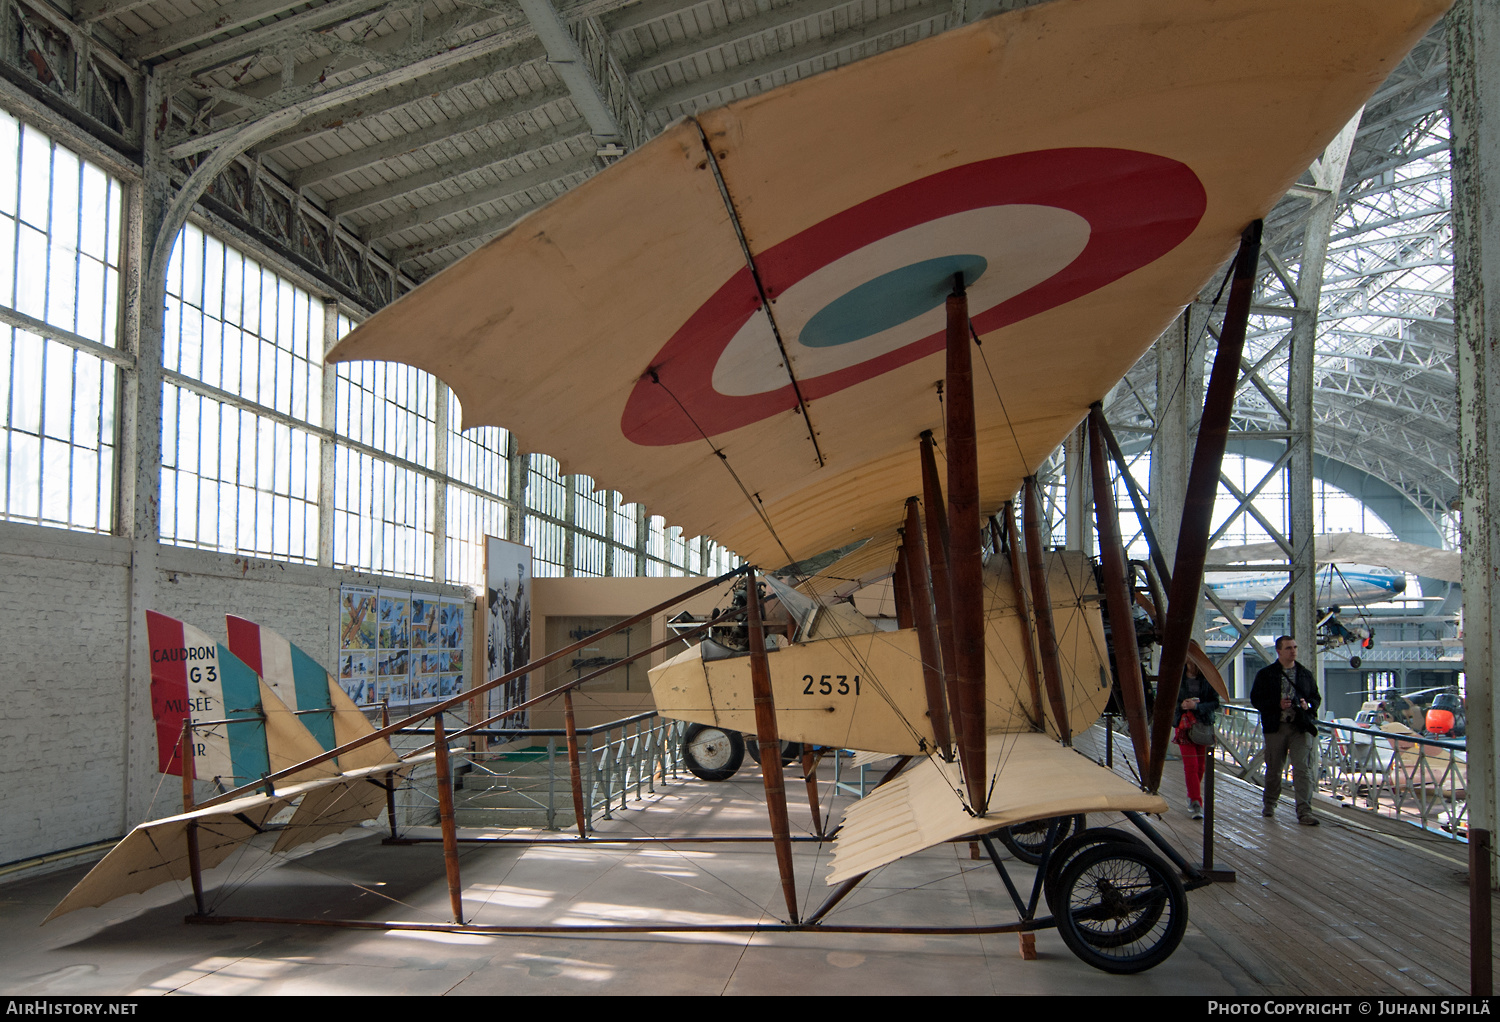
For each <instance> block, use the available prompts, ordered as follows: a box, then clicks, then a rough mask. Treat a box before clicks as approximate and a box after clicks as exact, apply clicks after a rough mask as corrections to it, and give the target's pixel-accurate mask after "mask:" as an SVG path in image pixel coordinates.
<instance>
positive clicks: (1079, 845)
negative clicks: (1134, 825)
mask: <svg viewBox="0 0 1500 1022" xmlns="http://www.w3.org/2000/svg"><path fill="white" fill-rule="evenodd" d="M1110 843H1119V844H1126V845H1130V846H1132V847H1134V848H1141V849H1146V850H1148V851H1149V849H1147V846H1146V842H1144V841H1142V840H1141V839H1140V838H1138V837H1136V836H1135V835H1134V834H1132V833H1130V832H1129V831H1127V830H1121V829H1119V828H1118V827H1090V828H1089V829H1088V830H1084V831H1079V832H1078V833H1076V834H1074V835H1073V836H1072V837H1070V838H1068V839H1067V840H1066V841H1064V842H1062V843H1061V844H1059V845H1058V846H1057V848H1056V849H1055V850H1054V851H1053V852H1052V858H1050V859H1048V860H1047V879H1046V880H1045V881H1043V883H1042V893H1043V894H1044V895H1045V896H1046V898H1047V907H1048V908H1050V909H1052V912H1053V914H1054V915H1055V914H1056V913H1057V887H1058V883H1059V882H1060V881H1061V880H1062V874H1063V870H1065V869H1067V868H1068V863H1070V862H1072V861H1073V860H1074V859H1075V858H1077V857H1078V855H1079V854H1080V853H1081V852H1084V851H1086V850H1088V849H1090V848H1095V847H1097V846H1099V845H1107V844H1110Z"/></svg>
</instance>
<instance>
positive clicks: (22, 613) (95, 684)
mask: <svg viewBox="0 0 1500 1022" xmlns="http://www.w3.org/2000/svg"><path fill="white" fill-rule="evenodd" d="M151 553H154V555H155V556H146V557H142V558H140V559H139V561H140V563H141V564H142V568H141V570H143V571H150V572H152V574H153V577H152V578H151V579H150V580H146V579H143V580H142V582H144V583H146V584H145V585H143V586H141V587H138V588H139V589H140V590H141V591H143V592H147V593H150V594H151V597H150V601H151V603H152V606H150V607H149V608H146V607H141V608H132V607H130V606H129V603H130V593H131V575H130V573H131V562H132V557H131V543H130V541H128V540H125V539H119V538H115V537H107V536H104V537H101V536H94V535H87V534H82V533H69V532H65V531H62V530H57V529H46V528H41V527H38V526H29V525H16V524H12V523H6V522H0V650H3V655H0V865H3V864H6V863H10V862H16V861H18V860H22V859H28V858H31V857H34V856H40V855H45V854H47V853H49V852H54V851H59V850H62V849H67V848H74V847H78V846H80V845H87V844H91V843H94V842H98V841H104V840H108V839H110V838H115V837H119V836H120V835H122V834H124V833H125V832H126V831H128V830H129V829H130V828H131V827H133V826H135V825H136V824H137V823H140V822H141V821H142V820H143V819H148V818H154V817H156V816H163V815H168V814H170V813H172V812H174V811H176V808H175V807H177V806H179V805H180V799H181V786H180V782H179V781H178V779H177V778H175V777H172V778H168V779H167V780H166V782H165V783H163V777H162V775H161V774H159V773H157V770H156V749H155V745H156V742H155V735H154V731H153V728H152V724H151V719H150V705H151V702H150V694H149V693H150V664H149V663H147V662H146V660H145V657H144V655H142V656H140V658H139V659H140V662H139V663H136V664H134V665H132V664H131V662H130V661H131V656H130V626H131V624H132V621H133V619H132V615H135V618H134V621H133V623H134V624H135V625H136V627H137V628H138V629H144V612H145V610H146V609H151V610H157V611H160V612H161V613H163V614H168V615H171V616H172V617H177V618H181V619H183V620H184V621H187V622H190V623H191V624H193V625H195V626H196V627H198V628H201V629H203V630H204V631H205V632H208V633H209V634H210V635H213V636H216V637H218V638H220V639H222V638H223V637H224V615H225V614H226V613H234V614H238V615H240V616H242V617H247V618H249V619H251V620H253V621H257V622H259V623H260V624H263V625H265V626H266V627H268V628H273V629H275V630H276V631H279V632H281V633H282V634H283V635H285V636H286V637H287V638H289V639H291V640H292V641H293V642H295V643H296V644H297V645H299V646H301V647H303V648H304V649H306V650H307V651H308V653H310V654H312V656H313V657H315V658H316V659H318V660H319V661H320V662H322V663H323V664H325V666H331V650H332V649H333V643H334V638H335V635H336V629H337V627H338V624H337V613H338V590H339V586H340V585H341V584H344V583H349V584H357V585H386V586H391V587H401V588H405V587H413V588H417V589H424V590H427V591H430V592H437V593H439V594H446V595H453V596H458V595H464V592H465V591H464V590H462V589H459V588H457V587H452V586H436V585H434V584H433V583H430V582H428V583H423V582H420V581H417V582H413V581H411V580H408V579H394V578H386V577H384V576H372V575H363V574H359V573H356V572H344V571H333V570H329V569H324V568H314V567H307V566H304V565H284V564H278V563H276V562H271V561H259V560H252V559H248V558H243V557H234V556H232V555H228V554H217V553H206V552H202V551H196V550H187V549H181V548H176V547H165V546H163V547H158V548H156V549H155V550H154V551H152V552H151ZM465 635H466V647H467V648H466V650H465V653H466V662H467V663H470V664H472V663H473V662H474V654H473V640H474V628H473V622H472V620H471V621H470V624H469V627H467V628H466V629H465ZM142 650H144V645H143V644H142ZM132 666H133V667H134V670H133V671H132V670H131V667H132ZM205 794H206V791H205ZM153 796H154V797H155V803H154V806H153V805H152V803H153Z"/></svg>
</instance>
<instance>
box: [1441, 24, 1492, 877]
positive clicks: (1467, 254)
mask: <svg viewBox="0 0 1500 1022" xmlns="http://www.w3.org/2000/svg"><path fill="white" fill-rule="evenodd" d="M1448 53H1449V57H1448V67H1449V74H1450V76H1451V93H1450V95H1451V99H1450V105H1449V109H1450V110H1451V112H1452V118H1453V241H1454V245H1453V249H1454V274H1453V297H1454V307H1455V308H1454V311H1455V315H1454V327H1455V332H1456V338H1455V341H1456V346H1457V349H1458V422H1459V457H1460V459H1461V463H1462V466H1463V572H1464V656H1465V659H1466V660H1467V661H1468V671H1467V675H1466V681H1467V695H1468V700H1469V703H1468V714H1469V775H1468V785H1469V825H1470V826H1471V827H1476V828H1483V829H1485V830H1488V831H1490V832H1491V834H1493V833H1494V831H1495V826H1496V822H1497V820H1500V799H1497V776H1496V774H1497V769H1496V764H1495V734H1496V731H1497V729H1500V728H1497V725H1500V719H1497V713H1496V705H1495V695H1494V684H1495V667H1496V657H1497V655H1500V607H1497V605H1496V602H1495V591H1496V583H1495V578H1496V573H1497V572H1500V476H1497V475H1496V473H1495V471H1494V466H1495V465H1500V234H1497V233H1496V231H1495V230H1494V229H1493V225H1494V224H1495V223H1496V221H1497V219H1500V130H1497V129H1500V94H1497V92H1496V90H1497V89H1500V7H1497V6H1496V5H1495V4H1493V3H1480V2H1476V0H1458V3H1457V4H1456V5H1455V6H1454V8H1453V9H1452V10H1451V11H1449V12H1448ZM1493 849H1494V842H1493V840H1492V841H1491V858H1490V875H1491V876H1492V877H1493V876H1495V875H1496V873H1497V867H1500V863H1497V861H1496V858H1495V855H1494V852H1493Z"/></svg>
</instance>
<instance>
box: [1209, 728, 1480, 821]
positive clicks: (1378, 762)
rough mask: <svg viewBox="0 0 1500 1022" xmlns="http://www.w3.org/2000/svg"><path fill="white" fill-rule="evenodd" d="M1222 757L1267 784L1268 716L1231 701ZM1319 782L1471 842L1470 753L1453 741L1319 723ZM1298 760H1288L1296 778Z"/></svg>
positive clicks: (1357, 802) (1346, 798) (1363, 804)
mask: <svg viewBox="0 0 1500 1022" xmlns="http://www.w3.org/2000/svg"><path fill="white" fill-rule="evenodd" d="M1214 730H1215V731H1216V732H1217V733H1218V736H1219V744H1218V747H1217V750H1216V755H1217V756H1218V758H1219V759H1220V761H1221V762H1223V763H1224V764H1225V766H1226V767H1227V768H1228V769H1229V770H1230V771H1231V772H1233V773H1235V774H1236V775H1237V776H1239V777H1242V778H1244V779H1246V780H1249V781H1253V782H1254V783H1256V784H1264V783H1265V776H1264V775H1265V742H1264V737H1265V736H1264V733H1263V732H1262V731H1261V726H1260V714H1259V712H1258V711H1256V710H1254V709H1252V708H1250V707H1247V706H1234V705H1228V706H1224V707H1223V708H1221V710H1220V711H1219V713H1218V714H1216V715H1215V717H1214ZM1318 757H1319V763H1318V787H1319V789H1320V790H1322V791H1324V792H1326V793H1328V794H1329V795H1331V796H1333V797H1334V798H1336V799H1339V800H1340V801H1342V802H1344V803H1345V804H1346V805H1352V806H1356V807H1360V808H1364V809H1366V810H1369V811H1371V812H1377V813H1380V814H1381V815H1383V816H1390V817H1393V818H1395V819H1399V820H1405V821H1407V822H1410V823H1413V824H1415V825H1417V826H1419V827H1421V828H1423V829H1424V830H1427V831H1430V832H1431V833H1434V834H1440V835H1443V836H1446V837H1450V838H1452V839H1454V840H1455V841H1464V840H1467V834H1468V826H1469V820H1468V815H1469V807H1468V792H1467V790H1466V787H1467V779H1468V759H1467V756H1466V753H1465V750H1464V749H1463V747H1462V746H1459V745H1457V744H1455V743H1453V742H1448V741H1443V740H1440V739H1432V738H1423V737H1421V736H1420V735H1414V734H1393V733H1391V732H1389V731H1381V730H1378V729H1374V728H1368V727H1362V726H1360V725H1357V724H1349V723H1336V722H1334V721H1329V720H1320V721H1318ZM1290 771H1291V766H1290V764H1288V765H1287V772H1288V777H1290Z"/></svg>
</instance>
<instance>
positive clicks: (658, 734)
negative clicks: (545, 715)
mask: <svg viewBox="0 0 1500 1022" xmlns="http://www.w3.org/2000/svg"><path fill="white" fill-rule="evenodd" d="M683 727H684V725H683V723H682V722H681V721H677V720H667V719H665V718H662V717H660V716H658V714H657V713H656V711H654V710H651V711H647V712H645V713H639V714H636V715H635V716H632V717H624V718H622V719H620V720H615V721H610V722H609V723H607V724H598V725H595V726H594V727H586V728H584V727H581V728H578V729H577V735H578V761H579V772H580V776H581V780H582V788H583V804H584V813H585V817H586V819H585V824H584V825H585V828H586V829H592V826H593V823H594V820H595V819H598V818H603V819H606V820H608V819H612V818H613V816H612V814H613V813H614V812H615V811H616V810H620V809H624V808H625V807H626V804H627V803H628V801H629V800H630V799H631V798H636V799H640V798H642V797H644V796H645V795H648V794H652V793H654V792H655V791H656V782H657V780H658V779H663V780H664V779H666V778H668V777H675V776H677V774H678V773H680V772H681V771H682V769H683V764H682V752H681V744H680V741H681V738H682V730H683ZM412 733H416V734H430V733H431V732H430V730H417V731H415V732H412ZM476 733H477V734H480V735H484V736H485V737H488V738H490V739H493V740H499V741H502V742H504V743H506V745H507V746H508V747H507V748H503V749H494V750H489V751H484V752H480V751H474V750H470V751H468V752H464V753H458V752H455V753H454V755H455V757H456V759H457V760H461V761H463V762H465V763H467V764H468V766H469V769H468V770H467V771H465V772H463V773H461V774H460V780H459V784H460V785H461V788H460V790H459V792H458V793H457V797H456V798H455V801H454V812H455V814H456V815H457V821H458V823H459V824H460V825H461V826H496V827H522V826H537V825H541V826H544V827H546V828H547V829H548V830H560V829H565V828H567V827H571V826H576V814H575V812H574V806H573V792H572V783H571V771H570V769H569V764H568V751H567V732H566V731H563V730H560V729H558V730H551V729H544V728H507V729H505V730H498V729H496V730H488V731H480V732H476ZM540 739H546V742H547V744H546V746H545V747H543V746H541V745H537V744H535V743H536V742H537V741H538V740H540ZM526 741H531V742H532V743H533V744H532V745H531V746H529V747H524V748H523V747H518V744H517V743H521V742H526ZM417 794H418V796H419V798H424V799H425V802H426V803H430V806H429V808H430V809H431V810H432V811H435V810H436V806H437V800H436V797H435V796H432V797H427V793H425V792H418V793H417ZM560 820H561V822H559V821H560Z"/></svg>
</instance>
